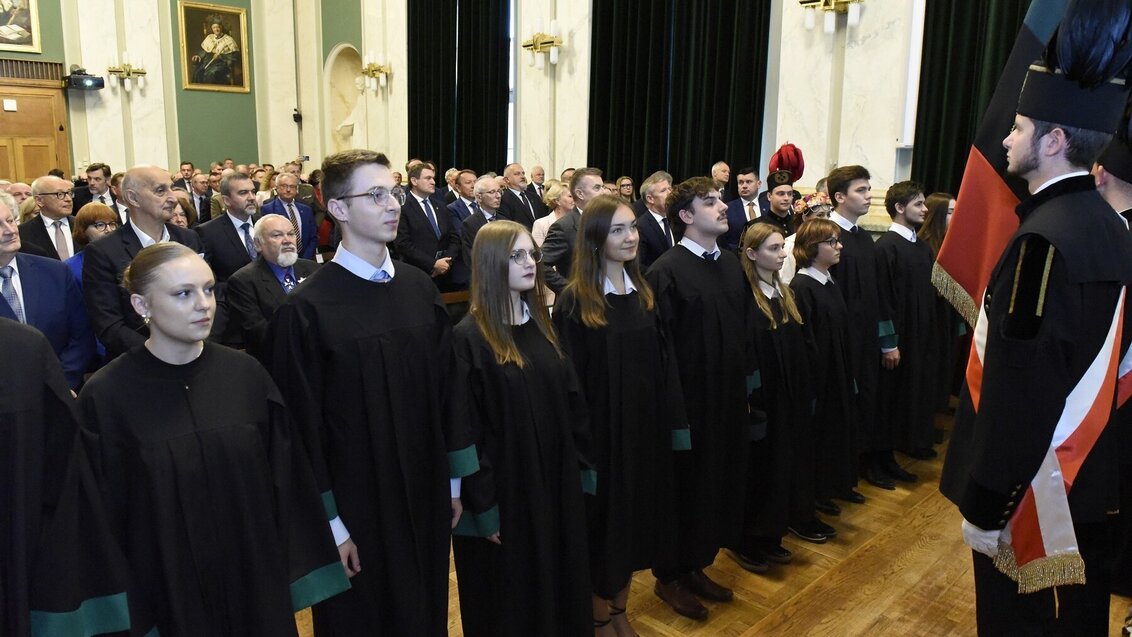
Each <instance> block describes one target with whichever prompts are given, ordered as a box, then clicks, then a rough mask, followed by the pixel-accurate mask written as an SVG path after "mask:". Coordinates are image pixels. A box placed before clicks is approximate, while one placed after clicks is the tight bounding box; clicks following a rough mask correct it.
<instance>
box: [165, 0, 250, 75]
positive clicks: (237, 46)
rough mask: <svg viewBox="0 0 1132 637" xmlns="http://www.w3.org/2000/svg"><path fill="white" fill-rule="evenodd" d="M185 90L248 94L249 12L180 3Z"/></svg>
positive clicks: (187, 2)
mask: <svg viewBox="0 0 1132 637" xmlns="http://www.w3.org/2000/svg"><path fill="white" fill-rule="evenodd" d="M177 14H178V16H179V17H180V20H181V22H180V28H179V29H178V32H179V33H180V37H181V88H183V89H186V90H190V91H220V92H224V93H248V92H250V91H251V75H250V74H249V71H248V48H249V47H248V12H247V9H243V8H240V7H229V6H224V5H219V4H209V3H206V2H189V1H187V0H180V1H179V2H178V3H177Z"/></svg>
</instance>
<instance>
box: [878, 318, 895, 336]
mask: <svg viewBox="0 0 1132 637" xmlns="http://www.w3.org/2000/svg"><path fill="white" fill-rule="evenodd" d="M895 333H896V328H895V327H893V325H892V321H878V322H877V336H879V337H881V338H884V337H885V336H892V335H893V334H895Z"/></svg>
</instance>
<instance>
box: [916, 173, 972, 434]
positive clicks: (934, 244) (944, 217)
mask: <svg viewBox="0 0 1132 637" xmlns="http://www.w3.org/2000/svg"><path fill="white" fill-rule="evenodd" d="M924 209H925V210H926V212H925V213H924V223H923V225H922V226H920V229H919V230H917V231H916V237H917V238H918V239H919V240H920V241H923V242H924V244H926V245H927V246H928V247H929V248H931V251H932V260H933V261H934V260H935V259H936V258H937V257H938V256H939V249H940V247H942V246H943V239H944V237H945V236H947V226H948V224H949V223H950V222H951V213H952V211H953V210H955V197H954V196H952V195H951V193H946V192H936V193H932V194H930V195H928V198H927V199H925V200H924ZM933 267H934V266H933ZM934 325H935V328H934V329H933V330H932V335H931V338H932V342H931V345H930V351H929V353H928V360H929V361H932V363H933V368H934V370H935V374H934V378H933V379H932V384H931V387H930V389H929V391H931V392H932V396H933V397H932V403H933V407H934V409H935V412H936V413H937V414H946V413H948V412H949V411H950V409H951V405H950V403H951V395H952V393H953V392H952V389H953V388H954V386H955V379H956V372H957V371H958V370H957V369H956V367H957V365H958V361H959V339H960V338H962V337H963V335H964V334H966V333H967V322H966V321H964V320H963V317H962V316H960V315H959V312H957V311H956V310H955V308H954V307H952V305H951V303H950V302H948V300H947V299H946V298H944V297H943V296H942V295H940V294H939V293H938V292H937V293H936V300H935V315H934ZM935 442H937V443H938V442H943V437H942V431H941V430H938V429H937V430H936V432H935Z"/></svg>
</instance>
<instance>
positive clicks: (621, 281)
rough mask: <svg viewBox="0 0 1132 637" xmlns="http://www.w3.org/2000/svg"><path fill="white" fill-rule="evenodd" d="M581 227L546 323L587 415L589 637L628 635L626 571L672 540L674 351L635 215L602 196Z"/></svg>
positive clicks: (682, 445) (680, 432)
mask: <svg viewBox="0 0 1132 637" xmlns="http://www.w3.org/2000/svg"><path fill="white" fill-rule="evenodd" d="M580 224H581V225H580V226H579V230H578V242H577V245H576V246H575V248H574V261H573V263H574V268H573V274H572V275H571V277H570V283H569V284H568V285H567V286H566V289H565V290H564V291H563V293H562V294H561V295H560V296H559V298H558V303H557V305H556V306H555V311H554V324H555V326H556V327H557V328H558V334H559V338H560V339H561V341H562V348H563V349H564V350H565V351H566V353H567V354H568V355H569V357H570V359H571V361H573V363H574V368H575V369H576V370H577V372H578V378H579V379H580V381H581V384H582V387H583V388H584V390H585V396H586V404H587V405H588V406H589V410H590V432H591V435H590V436H589V438H590V440H591V443H592V452H591V457H592V460H593V462H594V466H595V469H596V470H597V484H598V488H597V493H595V494H594V495H592V496H588V497H587V498H586V520H587V527H588V531H589V536H588V537H589V548H590V576H591V580H592V582H593V613H594V615H593V616H594V625H595V627H596V628H598V629H599V630H597V631H595V632H597V634H599V635H617V636H618V637H626V636H629V635H635V634H636V633H635V632H634V631H633V629H632V627H631V626H630V625H629V621H628V618H627V617H626V616H625V608H626V605H627V603H628V600H629V586H630V584H631V578H632V576H633V571H635V570H639V569H643V568H648V567H649V566H651V565H653V564H654V563H655V562H656V561H657V559H658V557H659V556H660V554H661V553H660V552H661V551H663V550H665V549H666V548H667V547H668V544H669V543H670V542H671V523H672V520H671V507H670V506H669V504H670V503H669V498H670V497H671V492H672V453H673V450H674V449H678V450H686V449H687V448H688V445H689V443H690V439H689V436H688V434H689V432H688V420H687V417H686V416H685V415H684V404H683V396H682V393H681V391H680V377H679V372H678V370H677V369H676V360H675V356H676V355H675V352H674V350H673V349H672V343H671V341H670V340H669V339H668V338H667V337H666V336H665V335H664V333H663V331H662V330H661V325H660V319H659V316H658V314H657V312H656V303H655V300H654V299H653V294H652V290H651V289H650V288H649V286H648V284H647V283H646V282H645V278H644V276H643V275H642V274H641V270H640V267H639V265H638V263H637V251H638V248H639V247H640V241H639V239H640V238H639V235H638V232H637V226H636V219H635V218H634V214H633V209H632V208H630V207H629V205H628V204H626V203H625V202H624V201H623V200H622V199H621V198H620V197H613V196H610V195H601V196H599V197H597V198H595V199H594V200H593V201H591V202H590V203H589V204H588V205H587V206H586V210H585V212H583V213H582V219H581V222H580ZM610 624H612V625H610Z"/></svg>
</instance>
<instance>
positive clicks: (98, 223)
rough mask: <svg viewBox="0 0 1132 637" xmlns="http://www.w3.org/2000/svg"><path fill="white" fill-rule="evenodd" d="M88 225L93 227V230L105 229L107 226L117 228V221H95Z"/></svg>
mask: <svg viewBox="0 0 1132 637" xmlns="http://www.w3.org/2000/svg"><path fill="white" fill-rule="evenodd" d="M90 227H91V228H94V229H95V230H105V229H107V228H117V227H118V222H117V221H95V222H94V223H92V224H90Z"/></svg>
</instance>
